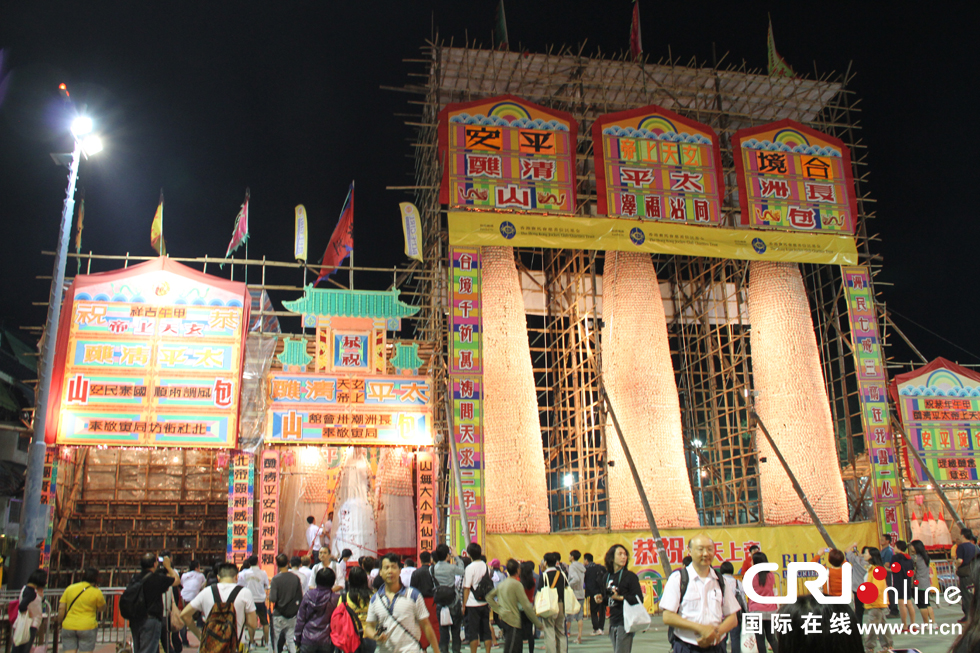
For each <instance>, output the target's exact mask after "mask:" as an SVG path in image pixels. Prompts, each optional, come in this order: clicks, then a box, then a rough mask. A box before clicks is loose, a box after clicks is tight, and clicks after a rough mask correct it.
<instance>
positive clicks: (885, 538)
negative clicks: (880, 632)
mask: <svg viewBox="0 0 980 653" xmlns="http://www.w3.org/2000/svg"><path fill="white" fill-rule="evenodd" d="M894 556H895V549H893V548H892V535H891V533H882V534H881V561H882V562H884V563H885V569H888V568H889V567H890V566H891V564H892V558H893V557H894ZM885 582H886V583H888V587H895V578H894V574H892V572H891V570H889V571H888V576H887V577H886V578H885ZM888 616H889V617H898V616H899V614H898V603H896V602H895V593H894V592H889V593H888Z"/></svg>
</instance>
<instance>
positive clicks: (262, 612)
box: [238, 555, 269, 643]
mask: <svg viewBox="0 0 980 653" xmlns="http://www.w3.org/2000/svg"><path fill="white" fill-rule="evenodd" d="M246 564H247V565H248V567H247V568H246V569H242V571H241V572H240V573H239V574H238V584H239V585H241V586H242V587H244V588H247V589H248V591H249V592H251V594H252V600H253V601H255V614H256V616H257V617H258V619H259V623H260V624H262V641H263V642H268V641H269V613H268V611H266V608H265V597H266V592H268V590H269V574H267V573H265V570H264V569H262V568H261V567H259V556H257V555H253V556H252V557H250V558H249V559H248V560H247V561H246ZM248 636H249V640H250V641H251V642H253V643H254V642H255V629H254V628H249V629H248Z"/></svg>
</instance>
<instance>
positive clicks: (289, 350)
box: [276, 338, 313, 367]
mask: <svg viewBox="0 0 980 653" xmlns="http://www.w3.org/2000/svg"><path fill="white" fill-rule="evenodd" d="M276 358H278V359H279V362H280V363H282V364H283V365H294V366H296V367H302V366H304V365H309V364H310V361H312V360H313V357H312V356H310V355H309V354H307V353H306V339H305V338H286V339H285V340H283V341H282V353H281V354H279V355H278V356H276Z"/></svg>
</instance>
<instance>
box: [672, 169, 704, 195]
mask: <svg viewBox="0 0 980 653" xmlns="http://www.w3.org/2000/svg"><path fill="white" fill-rule="evenodd" d="M703 178H704V175H703V174H701V173H691V172H684V171H681V172H672V173H670V189H671V190H683V191H693V192H695V193H703V192H704V184H703V183H702V179H703Z"/></svg>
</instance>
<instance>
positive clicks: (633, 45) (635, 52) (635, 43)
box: [630, 0, 643, 61]
mask: <svg viewBox="0 0 980 653" xmlns="http://www.w3.org/2000/svg"><path fill="white" fill-rule="evenodd" d="M641 54H643V40H642V39H641V38H640V3H639V2H638V1H637V0H633V22H631V23H630V55H631V56H632V57H633V61H636V60H637V59H639V58H640V55H641Z"/></svg>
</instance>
